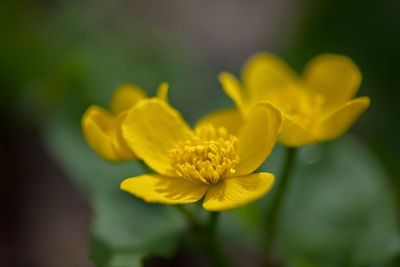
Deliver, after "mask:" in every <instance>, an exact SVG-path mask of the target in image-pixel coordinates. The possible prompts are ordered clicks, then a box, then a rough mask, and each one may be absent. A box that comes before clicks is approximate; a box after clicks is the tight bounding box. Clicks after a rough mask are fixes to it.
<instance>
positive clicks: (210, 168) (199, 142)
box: [170, 125, 239, 184]
mask: <svg viewBox="0 0 400 267" xmlns="http://www.w3.org/2000/svg"><path fill="white" fill-rule="evenodd" d="M237 147H238V139H237V138H236V137H235V136H233V135H231V134H229V133H228V131H227V130H226V129H225V128H223V127H219V128H215V127H214V126H212V125H207V126H202V127H198V128H196V129H195V131H194V132H193V133H192V134H191V135H189V136H188V137H187V138H186V139H185V140H182V141H179V142H178V143H177V145H176V146H175V148H173V149H171V150H170V157H171V161H172V166H173V167H174V168H175V171H176V173H177V175H178V176H180V177H183V178H185V179H189V180H192V181H201V182H204V183H207V184H215V183H218V182H219V181H221V179H223V178H224V177H226V176H229V175H231V174H234V173H235V167H236V165H237V164H238V163H239V156H238V153H237Z"/></svg>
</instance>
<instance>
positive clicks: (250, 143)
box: [235, 102, 283, 176]
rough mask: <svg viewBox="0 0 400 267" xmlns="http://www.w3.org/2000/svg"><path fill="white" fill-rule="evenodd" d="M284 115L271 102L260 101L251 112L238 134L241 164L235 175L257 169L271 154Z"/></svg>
mask: <svg viewBox="0 0 400 267" xmlns="http://www.w3.org/2000/svg"><path fill="white" fill-rule="evenodd" d="M282 121H283V119H282V115H281V112H280V111H279V110H277V109H276V108H275V107H274V106H273V105H271V104H270V103H266V102H265V103H260V104H258V105H257V106H256V107H255V108H254V109H253V111H252V112H251V113H250V115H249V117H248V119H247V120H246V122H245V124H243V127H242V128H241V129H240V131H239V134H238V139H239V144H238V154H239V164H238V165H237V166H236V173H235V175H237V176H240V175H246V174H249V173H252V172H253V171H255V170H256V169H257V168H258V167H259V166H260V165H261V164H262V163H263V162H264V161H265V160H266V159H267V157H268V156H269V154H270V153H271V151H272V149H273V147H274V146H275V143H276V141H277V138H278V135H279V132H280V131H281V128H282Z"/></svg>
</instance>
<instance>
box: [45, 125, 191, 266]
mask: <svg viewBox="0 0 400 267" xmlns="http://www.w3.org/2000/svg"><path fill="white" fill-rule="evenodd" d="M44 136H45V141H46V142H47V145H48V147H49V150H50V151H51V153H52V154H53V156H54V158H55V159H56V160H57V161H58V163H59V164H60V166H61V167H62V168H63V169H64V170H65V171H66V173H67V174H69V176H70V177H71V178H73V179H74V180H75V182H76V183H78V184H79V185H80V186H81V188H82V189H83V190H85V191H86V192H88V194H89V201H90V204H91V206H92V209H93V212H94V218H93V221H92V227H91V229H92V236H93V238H92V240H94V241H96V242H95V243H94V244H92V248H93V249H94V250H95V251H93V254H92V257H93V258H94V259H95V260H94V261H95V262H96V263H98V264H99V266H103V264H109V265H107V266H116V267H117V266H118V267H120V266H121V267H122V266H124V267H125V266H126V267H131V266H130V265H124V264H123V262H124V259H128V258H130V257H132V259H135V260H138V261H139V260H141V259H142V258H143V257H144V256H147V255H157V256H164V257H167V256H169V255H171V253H173V252H174V250H175V247H176V242H177V239H178V237H179V234H180V233H181V231H182V230H183V228H184V222H183V220H182V218H181V217H180V214H178V213H177V212H175V210H174V209H173V208H171V207H168V206H161V205H150V204H146V203H144V202H143V201H142V200H139V199H137V198H135V197H132V196H131V195H129V194H127V193H126V192H123V191H121V190H120V189H119V184H120V182H121V181H122V180H123V179H124V178H127V177H132V176H135V175H137V174H139V173H141V172H142V170H141V168H140V165H139V164H137V163H135V162H130V163H124V164H118V165H117V164H112V163H110V162H105V161H103V160H101V159H98V158H97V156H96V155H95V154H94V153H93V152H92V151H91V150H90V149H89V148H88V146H87V144H86V143H85V142H84V140H83V137H82V136H81V134H80V132H78V131H76V128H73V127H71V126H70V125H68V124H66V123H65V121H63V120H57V119H56V120H54V121H53V122H52V123H49V124H48V127H47V128H46V129H45V132H44ZM98 251H100V253H98ZM102 251H103V252H102ZM104 253H105V254H104ZM129 262H131V261H129ZM132 262H133V260H132ZM132 264H133V263H132ZM132 266H135V265H132Z"/></svg>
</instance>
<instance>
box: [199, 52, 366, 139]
mask: <svg viewBox="0 0 400 267" xmlns="http://www.w3.org/2000/svg"><path fill="white" fill-rule="evenodd" d="M219 80H220V82H221V84H222V87H223V89H224V91H225V92H226V94H227V95H228V96H229V97H230V98H231V99H232V100H233V101H234V102H235V104H236V107H237V108H238V110H239V112H238V111H237V110H234V109H229V110H223V111H218V112H216V113H212V114H210V115H209V116H208V117H206V118H204V120H219V121H221V120H222V121H223V120H227V121H230V123H231V124H238V123H240V122H241V121H242V120H245V119H246V118H247V117H248V115H249V114H250V112H251V110H252V109H253V108H254V106H255V105H257V103H259V102H262V101H268V102H270V103H272V104H273V105H274V106H276V107H277V108H278V109H280V110H281V112H282V114H283V115H284V124H283V128H282V132H281V134H280V137H279V141H280V142H281V143H283V144H285V145H287V146H292V147H297V146H301V145H305V144H311V143H316V142H320V141H325V140H331V139H335V138H337V137H338V136H340V135H341V134H343V133H344V132H345V131H346V130H348V128H350V126H351V125H352V124H353V123H354V121H355V120H356V119H357V118H358V116H359V115H360V114H361V113H362V112H363V111H364V110H365V109H367V107H368V106H369V102H370V100H369V98H368V97H358V98H355V99H352V97H354V96H355V95H356V93H357V90H358V88H359V86H360V83H361V73H360V71H359V69H358V68H357V66H356V65H355V64H354V62H353V61H352V60H351V59H350V58H348V57H345V56H342V55H334V54H323V55H320V56H317V57H315V58H314V59H312V60H311V62H310V63H309V64H308V65H307V67H306V68H305V71H304V75H303V77H299V76H298V75H297V74H296V73H295V72H294V71H292V70H291V69H290V67H289V66H288V65H286V63H285V62H283V61H282V60H281V59H279V58H278V57H276V56H274V55H272V54H268V53H258V54H256V55H254V56H253V57H251V58H250V59H249V60H248V62H247V63H246V64H245V66H244V68H243V71H242V82H243V84H241V83H240V82H239V81H238V80H237V79H236V78H235V77H234V76H233V75H232V74H230V73H226V72H223V73H221V74H220V76H219ZM234 127H237V126H234Z"/></svg>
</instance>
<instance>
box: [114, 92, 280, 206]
mask: <svg viewBox="0 0 400 267" xmlns="http://www.w3.org/2000/svg"><path fill="white" fill-rule="evenodd" d="M281 126H282V116H281V114H280V112H279V111H278V110H277V109H276V108H274V107H273V106H272V105H271V104H268V103H261V104H260V105H257V106H256V107H254V109H253V110H252V112H251V113H250V114H249V115H248V119H247V121H246V123H245V124H243V126H242V127H241V129H240V130H239V131H238V133H237V134H236V135H233V134H231V133H230V132H229V131H228V130H227V128H225V127H222V126H219V127H217V126H215V125H212V124H208V123H205V124H203V123H199V124H198V125H197V126H196V128H195V129H194V130H192V129H191V128H190V127H189V125H188V124H187V123H186V122H185V121H184V120H183V119H182V117H181V115H180V114H179V113H178V112H177V111H176V110H175V109H173V108H172V107H171V106H170V105H169V104H167V103H165V102H163V101H160V100H158V99H149V100H143V101H141V102H140V103H139V104H137V105H136V106H135V107H134V108H133V109H131V110H130V111H129V112H128V114H127V115H126V119H125V120H124V122H123V124H122V132H123V136H124V138H125V141H126V143H127V144H128V146H129V147H130V148H131V149H132V150H133V151H135V152H136V154H137V155H138V156H139V157H140V158H141V159H143V161H144V162H145V163H146V164H147V165H148V166H149V167H151V168H152V169H153V170H155V171H156V172H157V173H155V174H145V175H141V176H137V177H133V178H128V179H126V180H124V181H123V182H122V183H121V189H122V190H124V191H127V192H129V193H131V194H133V195H135V196H136V197H138V198H141V199H143V200H145V201H147V202H156V203H164V204H184V203H193V202H196V201H198V200H200V199H201V198H202V197H203V196H205V198H204V202H203V207H204V208H205V209H206V210H210V211H219V210H224V209H229V208H234V207H237V206H241V205H244V204H247V203H248V202H250V201H253V200H256V199H258V198H260V197H261V196H263V195H264V194H266V193H267V192H268V191H269V190H270V188H271V187H272V184H273V182H274V176H273V175H272V174H270V173H265V172H261V173H254V174H252V173H253V172H254V171H255V170H256V169H257V168H258V167H259V166H260V165H261V164H262V163H263V162H264V161H265V159H266V158H267V157H268V155H269V154H270V153H271V150H272V149H273V147H274V145H275V143H276V140H277V136H278V134H279V132H280V130H281Z"/></svg>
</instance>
